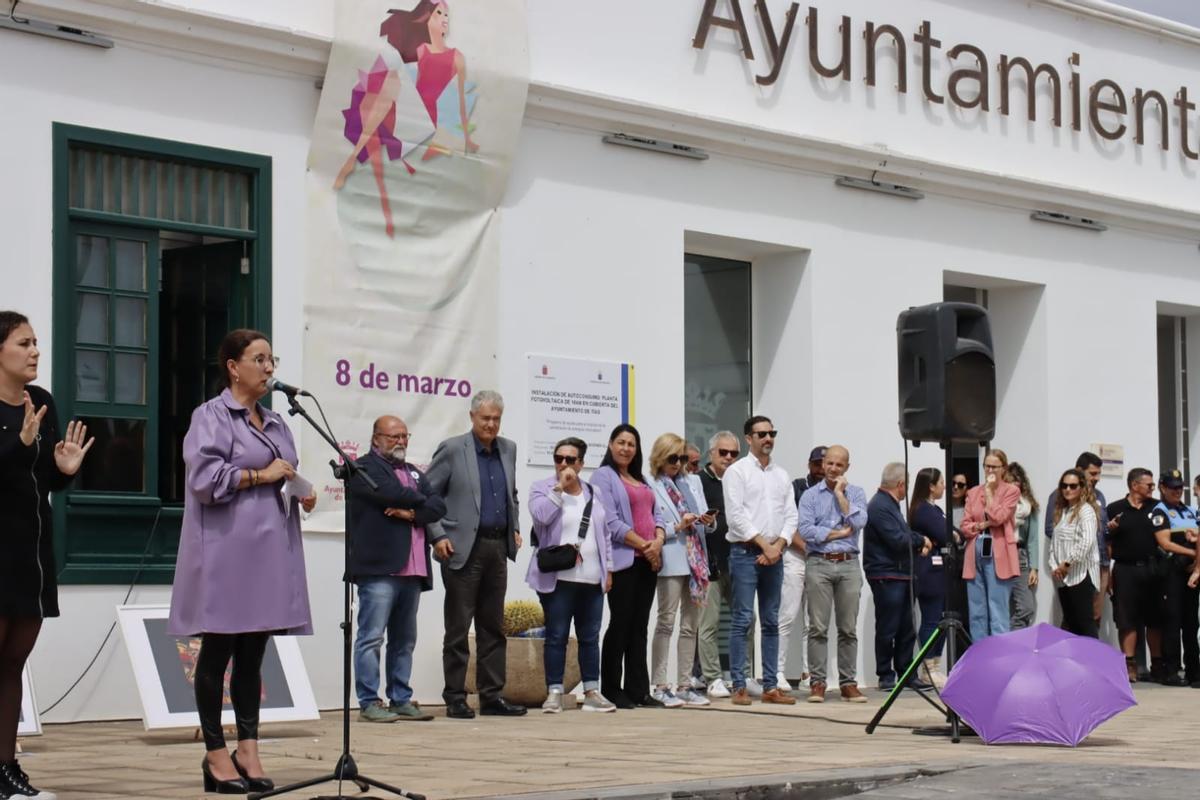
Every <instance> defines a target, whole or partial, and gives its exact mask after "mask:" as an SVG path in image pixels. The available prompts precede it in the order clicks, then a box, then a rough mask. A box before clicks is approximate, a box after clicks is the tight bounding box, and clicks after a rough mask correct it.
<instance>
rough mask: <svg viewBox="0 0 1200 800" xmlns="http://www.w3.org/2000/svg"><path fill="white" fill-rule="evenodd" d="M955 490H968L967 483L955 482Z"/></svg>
mask: <svg viewBox="0 0 1200 800" xmlns="http://www.w3.org/2000/svg"><path fill="white" fill-rule="evenodd" d="M954 488H955V489H965V488H967V482H966V481H955V482H954Z"/></svg>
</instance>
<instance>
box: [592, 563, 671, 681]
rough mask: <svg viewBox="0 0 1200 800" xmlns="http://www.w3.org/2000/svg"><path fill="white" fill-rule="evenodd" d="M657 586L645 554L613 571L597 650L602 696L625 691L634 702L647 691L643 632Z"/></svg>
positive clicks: (647, 672) (647, 674)
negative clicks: (603, 627) (602, 639)
mask: <svg viewBox="0 0 1200 800" xmlns="http://www.w3.org/2000/svg"><path fill="white" fill-rule="evenodd" d="M657 589H658V574H657V573H656V572H655V571H654V570H652V569H651V568H650V564H649V563H647V561H646V559H644V558H635V559H634V560H633V566H632V567H630V568H629V569H623V570H621V571H620V572H615V573H613V583H612V589H610V590H609V592H608V616H609V619H608V630H606V631H605V632H604V644H603V646H602V648H601V651H600V691H601V693H602V694H604V696H605V697H609V698H612V697H617V696H620V695H621V694H625V696H626V697H628V698H629V699H630V700H632V701H633V702H635V703H636V702H639V701H641V700H642V699H644V698H646V697H648V696H649V694H650V670H649V668H648V667H647V665H646V632H647V630H648V629H649V627H650V607H651V606H652V605H654V595H655V592H656V591H657ZM622 667H624V678H625V680H624V683H623V684H622V681H621V677H622V675H621V673H622Z"/></svg>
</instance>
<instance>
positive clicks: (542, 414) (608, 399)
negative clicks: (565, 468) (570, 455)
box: [525, 355, 633, 467]
mask: <svg viewBox="0 0 1200 800" xmlns="http://www.w3.org/2000/svg"><path fill="white" fill-rule="evenodd" d="M528 359H529V362H528V363H529V367H528V369H529V373H528V375H529V377H528V380H529V433H528V436H529V440H528V442H527V444H526V448H525V453H526V457H527V458H528V463H529V464H531V465H543V466H551V465H553V464H554V460H553V455H554V444H555V442H558V441H560V440H561V439H565V438H567V437H568V436H575V437H578V438H580V439H583V440H584V441H585V442H587V446H588V453H587V456H586V460H587V465H588V466H589V467H596V466H599V464H600V459H602V458H603V457H604V450H605V448H606V447H607V446H608V435H609V433H611V432H612V429H613V428H614V427H616V426H617V425H619V424H621V423H622V422H629V423H632V422H633V366H632V365H631V364H619V363H616V362H612V361H588V360H585V359H579V358H558V357H555V356H540V355H530V356H529V357H528Z"/></svg>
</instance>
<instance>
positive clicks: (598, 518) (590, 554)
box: [525, 436, 616, 714]
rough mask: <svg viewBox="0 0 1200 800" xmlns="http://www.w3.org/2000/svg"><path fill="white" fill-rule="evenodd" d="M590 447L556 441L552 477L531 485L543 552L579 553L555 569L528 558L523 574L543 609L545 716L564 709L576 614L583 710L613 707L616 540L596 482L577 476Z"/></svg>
mask: <svg viewBox="0 0 1200 800" xmlns="http://www.w3.org/2000/svg"><path fill="white" fill-rule="evenodd" d="M586 453H587V442H585V441H583V440H582V439H576V438H575V437H573V436H572V437H569V438H566V439H563V440H562V441H561V442H559V443H558V444H556V445H554V477H553V478H546V479H545V480H540V481H538V482H537V483H535V484H533V486H532V488H530V490H529V510H530V513H531V514H532V515H533V536H534V539H533V541H534V542H535V543H536V545H537V548H538V550H543V549H545V548H548V547H556V546H558V545H564V544H570V545H574V546H575V548H576V550H577V551H578V552H577V554H576V556H575V565H574V566H573V567H570V568H568V569H564V570H559V571H557V572H542V570H541V569H540V568H539V567H538V560H537V557H536V556H535V557H534V558H532V559H530V560H529V572H528V573H527V574H526V576H525V580H526V582H527V583H528V584H529V585H530V586H531V587H533V590H534V591H535V592H537V593H538V597H539V598H540V599H541V601H542V608H543V609H544V610H545V612H546V648H545V655H544V658H545V665H546V687H547V689H548V694H547V697H546V702H545V703H543V704H542V711H544V712H546V713H548V714H557V713H558V712H560V711H562V696H563V668H564V666H565V664H566V661H567V637H568V636H569V635H570V633H571V620H572V619H574V620H575V635H576V637H577V638H578V639H579V668H580V671H581V672H582V673H583V691H584V698H583V710H584V711H616V706H614V705H613V704H612V703H610V702H608V701H607V700H605V699H604V697H603V696H602V695H601V694H600V620H601V619H602V618H603V617H604V594H605V592H607V591H608V590H609V589H610V588H611V587H612V543H611V542H610V541H609V538H608V533H607V531H606V530H605V527H604V526H605V523H606V521H607V519H606V517H607V514H606V512H605V509H604V505H603V504H602V503H600V502H599V501H598V499H597V498H596V495H595V491H594V490H593V489H592V487H591V486H588V485H587V484H585V483H583V482H581V481H580V479H579V472H580V470H582V469H583V457H584V455H585V454H586ZM588 503H591V510H590V511H589V510H588ZM585 519H586V524H587V527H586V528H584V527H583V525H584V522H585ZM581 537H582V538H581Z"/></svg>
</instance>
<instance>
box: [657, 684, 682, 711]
mask: <svg viewBox="0 0 1200 800" xmlns="http://www.w3.org/2000/svg"><path fill="white" fill-rule="evenodd" d="M650 696H651V697H653V698H654V699H655V700H657V701H658V702H660V703H662V704H663V705H664V706H665V707H667V708H679V707H680V706H682V705H683V701H682V700H680V699H679V697H678V696H677V695H676V694H675V693H674V692H672V691H671V690H670V689H667V688H661V689H655V690H654V691H653V692H651V693H650Z"/></svg>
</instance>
